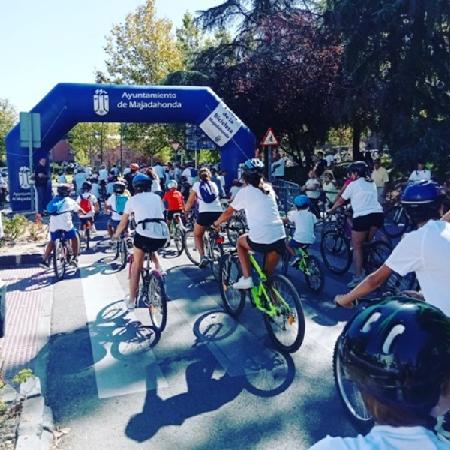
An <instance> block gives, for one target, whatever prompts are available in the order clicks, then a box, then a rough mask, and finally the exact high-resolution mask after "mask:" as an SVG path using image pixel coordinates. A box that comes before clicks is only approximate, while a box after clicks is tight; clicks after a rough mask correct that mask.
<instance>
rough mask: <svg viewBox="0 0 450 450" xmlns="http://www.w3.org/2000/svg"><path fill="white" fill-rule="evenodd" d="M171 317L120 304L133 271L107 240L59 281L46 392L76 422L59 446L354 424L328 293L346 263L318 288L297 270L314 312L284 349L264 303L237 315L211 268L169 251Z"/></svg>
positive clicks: (186, 440)
mask: <svg viewBox="0 0 450 450" xmlns="http://www.w3.org/2000/svg"><path fill="white" fill-rule="evenodd" d="M163 264H164V267H165V268H166V269H167V270H168V275H167V278H166V285H167V293H168V296H169V298H170V301H169V306H168V325H167V328H166V330H165V331H164V332H163V334H162V336H160V337H158V336H155V335H154V334H151V333H149V332H148V331H147V330H148V329H147V328H146V327H145V325H146V324H149V322H150V320H149V318H148V315H147V313H146V311H145V310H136V311H135V312H133V313H128V312H127V311H126V309H125V307H124V304H123V301H122V300H123V298H124V295H125V294H126V292H127V271H126V270H123V271H120V272H119V271H117V267H116V266H115V264H114V262H113V261H112V254H111V253H109V252H108V249H107V246H106V243H105V241H102V240H101V238H100V236H98V237H97V238H96V247H95V250H94V251H91V252H90V253H85V254H83V255H82V256H81V258H80V269H79V270H78V271H77V272H71V273H69V274H68V276H67V277H66V279H64V280H63V281H61V282H58V283H57V284H55V286H54V290H53V295H54V299H53V315H52V336H51V339H50V342H49V345H48V348H46V349H44V351H45V352H48V355H49V363H48V379H47V402H48V403H49V405H50V406H51V407H52V409H53V412H54V416H55V421H56V423H57V425H59V426H60V427H63V428H70V432H69V433H68V434H67V436H66V437H65V439H64V440H63V442H62V444H61V446H60V448H61V449H63V450H84V449H100V448H101V449H108V450H116V449H125V448H126V449H135V448H136V449H138V448H142V449H150V448H151V449H209V448H214V449H216V450H219V449H231V448H242V449H307V448H309V446H311V445H312V444H314V443H315V442H316V441H318V440H319V439H321V438H322V437H324V436H325V435H327V434H330V435H346V436H350V435H356V434H357V431H356V430H355V429H354V428H353V427H352V425H351V424H350V422H349V421H348V420H347V417H346V415H345V412H344V410H343V408H342V407H341V404H340V402H339V399H338V397H337V393H336V391H335V388H334V382H333V376H332V352H333V347H334V342H335V340H336V338H337V336H338V334H339V332H340V331H341V330H342V327H343V325H344V323H345V321H346V320H347V319H348V318H349V317H350V316H351V314H352V313H351V312H349V311H346V310H336V309H335V308H334V306H333V305H332V301H331V299H332V298H333V296H334V294H335V293H337V292H343V291H345V290H346V288H345V282H346V281H348V280H349V279H350V275H349V274H348V275H346V276H343V277H336V276H331V275H330V274H329V273H327V277H326V281H325V287H324V290H323V292H322V294H321V295H319V296H314V295H311V294H310V292H309V291H308V288H307V287H306V284H305V283H304V280H303V277H302V275H301V274H300V273H294V271H293V270H292V269H291V271H290V277H291V279H292V280H293V281H294V284H295V285H296V287H297V288H298V291H299V292H300V294H301V296H302V297H303V306H304V309H305V313H306V316H307V321H306V336H305V340H304V342H303V345H302V347H301V348H300V349H299V350H298V351H297V352H296V353H294V354H292V355H282V354H281V353H279V352H278V351H276V350H275V349H274V348H273V346H272V345H271V342H270V341H269V339H268V337H267V333H266V329H265V327H264V324H263V321H262V318H261V316H260V314H259V313H258V312H257V311H256V310H254V309H253V308H251V306H250V305H249V304H247V305H246V307H245V309H244V312H243V314H242V316H241V317H240V318H239V321H235V320H233V319H232V318H230V317H229V316H227V315H226V314H225V313H224V312H223V310H222V307H221V301H220V294H219V291H218V286H217V284H216V282H215V281H214V279H213V277H212V275H211V273H210V271H209V270H208V269H205V270H201V269H198V268H196V267H194V266H193V265H191V264H190V263H189V261H188V260H187V258H186V257H185V256H184V255H182V256H181V257H177V258H175V257H174V256H173V254H172V253H171V252H170V251H168V252H165V254H164V256H163Z"/></svg>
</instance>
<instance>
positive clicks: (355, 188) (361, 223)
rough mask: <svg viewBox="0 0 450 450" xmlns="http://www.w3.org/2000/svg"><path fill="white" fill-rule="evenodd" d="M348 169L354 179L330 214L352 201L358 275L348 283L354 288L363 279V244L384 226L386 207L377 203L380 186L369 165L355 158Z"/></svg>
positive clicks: (354, 249) (354, 250) (354, 254)
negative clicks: (372, 176) (384, 208)
mask: <svg viewBox="0 0 450 450" xmlns="http://www.w3.org/2000/svg"><path fill="white" fill-rule="evenodd" d="M348 170H349V173H350V175H351V178H352V179H353V182H352V183H350V184H349V185H348V186H347V188H346V189H345V191H344V192H343V193H342V194H341V196H340V197H338V199H337V200H336V203H335V204H334V205H333V207H332V208H331V209H330V211H329V213H330V214H332V213H333V212H334V211H335V210H336V208H338V207H339V206H342V205H344V203H345V202H346V201H347V200H350V204H351V206H352V209H353V227H352V246H353V262H354V264H355V275H354V277H353V279H352V281H351V282H350V283H349V284H348V286H349V287H354V286H356V285H357V284H359V283H360V282H361V281H362V280H363V278H364V275H363V245H364V243H365V242H366V241H370V240H371V239H372V238H373V236H374V235H375V233H376V232H377V230H378V229H379V228H380V227H381V226H382V225H383V221H384V215H383V207H382V206H381V205H380V203H379V202H378V192H377V187H376V185H375V183H374V182H373V180H372V179H371V178H369V170H368V166H367V164H366V163H365V162H364V161H356V162H354V163H353V164H352V165H351V166H350V167H349V169H348Z"/></svg>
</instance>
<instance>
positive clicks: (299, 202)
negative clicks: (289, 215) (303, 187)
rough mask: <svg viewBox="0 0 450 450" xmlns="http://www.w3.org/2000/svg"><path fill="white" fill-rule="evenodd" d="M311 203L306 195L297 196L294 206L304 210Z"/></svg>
mask: <svg viewBox="0 0 450 450" xmlns="http://www.w3.org/2000/svg"><path fill="white" fill-rule="evenodd" d="M310 203H311V201H310V200H309V198H308V197H307V196H306V195H297V196H296V197H295V198H294V205H295V206H296V207H297V208H304V207H305V206H309V205H310Z"/></svg>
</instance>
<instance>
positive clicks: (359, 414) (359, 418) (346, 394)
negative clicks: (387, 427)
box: [333, 335, 374, 432]
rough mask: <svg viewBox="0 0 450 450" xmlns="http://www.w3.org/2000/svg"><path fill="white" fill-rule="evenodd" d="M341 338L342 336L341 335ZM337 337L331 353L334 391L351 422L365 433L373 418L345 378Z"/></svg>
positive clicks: (353, 387) (358, 391)
mask: <svg viewBox="0 0 450 450" xmlns="http://www.w3.org/2000/svg"><path fill="white" fill-rule="evenodd" d="M341 336H342V335H341ZM341 336H339V337H338V339H337V341H336V344H335V346H334V352H333V375H334V383H335V386H336V390H337V391H338V394H339V398H340V399H341V401H342V404H343V406H344V409H345V411H346V413H347V414H348V416H349V417H350V419H351V421H352V422H353V423H354V424H355V425H356V426H357V427H358V428H359V429H360V430H361V431H362V432H367V431H368V430H369V429H370V428H372V426H373V423H374V421H373V417H372V415H371V413H370V412H369V410H368V409H367V407H366V405H365V403H364V399H363V397H362V395H361V392H360V390H359V389H358V387H357V386H356V384H355V383H354V382H353V381H352V380H351V379H350V378H349V377H348V376H347V374H346V372H345V369H344V367H343V365H342V364H341V361H340V359H339V358H338V356H337V355H338V348H339V345H340V343H341Z"/></svg>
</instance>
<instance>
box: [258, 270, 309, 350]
mask: <svg viewBox="0 0 450 450" xmlns="http://www.w3.org/2000/svg"><path fill="white" fill-rule="evenodd" d="M266 288H267V289H268V291H269V293H270V296H271V300H272V302H273V303H274V304H275V305H277V306H278V308H279V314H278V315H277V316H275V317H273V318H272V317H269V316H268V315H267V314H264V322H265V324H266V328H267V331H268V333H269V336H270V337H271V339H272V341H273V342H274V343H275V345H276V346H277V347H278V348H279V349H280V350H281V351H284V352H289V353H293V352H296V351H297V350H298V349H299V348H300V346H301V345H302V342H303V338H304V337H305V315H304V313H303V308H302V303H301V301H300V297H299V295H298V292H297V290H296V289H295V287H294V285H293V284H292V283H291V282H290V281H289V280H288V279H287V278H286V277H285V276H283V275H274V276H273V277H272V278H271V279H270V281H269V283H267V284H266ZM281 299H282V300H284V303H285V304H283V302H282V300H281Z"/></svg>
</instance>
